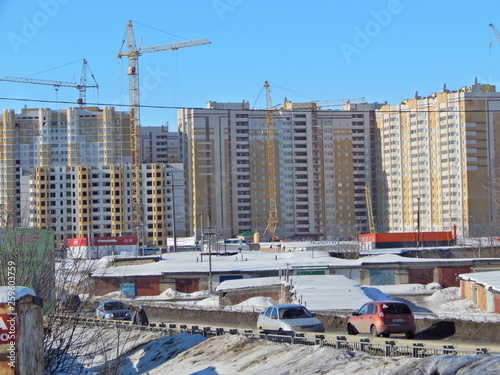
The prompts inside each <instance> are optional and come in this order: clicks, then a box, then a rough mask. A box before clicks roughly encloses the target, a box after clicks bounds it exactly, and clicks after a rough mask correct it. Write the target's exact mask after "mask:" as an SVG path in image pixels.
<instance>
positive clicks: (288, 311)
mask: <svg viewBox="0 0 500 375" xmlns="http://www.w3.org/2000/svg"><path fill="white" fill-rule="evenodd" d="M301 318H312V315H311V313H310V312H309V311H307V310H306V309H305V308H303V307H287V308H284V309H280V319H301Z"/></svg>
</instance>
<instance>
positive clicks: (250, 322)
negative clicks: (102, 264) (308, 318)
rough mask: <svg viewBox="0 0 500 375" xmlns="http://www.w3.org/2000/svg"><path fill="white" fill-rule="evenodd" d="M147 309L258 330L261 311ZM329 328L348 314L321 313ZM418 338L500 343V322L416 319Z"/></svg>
mask: <svg viewBox="0 0 500 375" xmlns="http://www.w3.org/2000/svg"><path fill="white" fill-rule="evenodd" d="M145 308H146V311H147V313H148V316H149V318H150V320H154V321H162V322H165V323H178V324H183V323H184V324H188V325H198V326H199V327H200V328H203V327H211V328H212V329H213V328H217V327H219V326H222V327H235V328H240V329H256V326H255V324H256V322H257V316H258V313H251V312H229V311H217V310H212V311H211V310H198V309H188V308H168V307H149V306H146V307H145ZM317 317H318V318H319V319H320V320H321V321H322V322H323V324H324V325H325V328H326V330H327V331H334V332H345V333H346V334H347V331H346V326H347V317H346V316H345V315H342V316H340V315H334V314H328V315H327V314H318V315H317ZM416 324H417V334H416V337H415V339H422V340H445V341H457V342H471V343H472V342H477V343H491V344H500V324H498V323H487V322H486V323H481V322H471V321H463V320H455V319H446V320H439V319H416Z"/></svg>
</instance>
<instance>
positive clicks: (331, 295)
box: [58, 275, 500, 375]
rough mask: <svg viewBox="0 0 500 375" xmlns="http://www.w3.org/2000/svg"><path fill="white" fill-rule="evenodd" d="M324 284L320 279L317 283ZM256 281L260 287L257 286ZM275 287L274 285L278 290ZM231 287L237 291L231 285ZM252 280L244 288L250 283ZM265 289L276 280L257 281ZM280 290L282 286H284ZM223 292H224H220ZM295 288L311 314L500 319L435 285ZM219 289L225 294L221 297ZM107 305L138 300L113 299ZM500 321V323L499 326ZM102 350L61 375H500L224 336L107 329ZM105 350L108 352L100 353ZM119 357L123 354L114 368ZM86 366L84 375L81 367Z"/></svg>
mask: <svg viewBox="0 0 500 375" xmlns="http://www.w3.org/2000/svg"><path fill="white" fill-rule="evenodd" d="M318 278H320V279H318ZM254 281H255V280H254ZM275 281H276V280H274V282H275ZM229 282H231V283H230V284H228V285H229V286H231V287H236V286H237V285H238V283H237V281H236V280H229V281H228V283H229ZM248 282H249V281H248V280H245V281H242V283H248ZM258 282H259V283H260V284H262V283H264V284H265V283H269V282H271V281H270V280H259V281H258ZM280 282H283V280H282V281H280ZM221 285H222V284H221ZM291 285H292V288H293V291H294V292H295V293H296V296H297V298H299V299H302V302H303V303H304V304H306V305H307V306H308V308H310V309H311V310H332V309H343V310H345V309H353V310H355V309H357V308H359V307H360V306H361V305H362V304H363V303H364V302H366V301H370V300H386V299H400V298H402V297H404V298H410V297H409V296H414V297H415V298H416V300H415V305H414V306H416V307H417V309H418V308H421V309H422V310H421V311H424V313H420V312H418V311H417V318H418V317H425V316H426V314H427V315H429V314H433V315H434V316H439V317H446V316H448V315H450V314H454V315H455V317H457V315H460V316H461V317H462V318H463V317H464V316H468V317H472V319H475V320H479V321H481V320H488V319H498V314H489V313H486V312H484V311H480V310H478V309H477V307H476V306H475V305H474V304H473V303H472V301H468V300H461V299H460V298H459V297H460V296H459V289H458V288H445V289H443V288H441V286H440V285H438V284H435V283H432V284H428V285H422V284H406V285H391V286H387V285H383V286H382V285H380V286H373V285H369V286H360V285H359V284H357V283H356V282H354V281H353V280H350V279H347V278H345V277H343V276H336V275H331V276H292V277H291ZM223 287H224V286H221V288H220V289H223ZM105 298H109V299H114V298H121V299H129V300H130V302H134V303H139V301H138V300H139V299H136V298H134V297H130V296H127V295H124V294H123V293H121V294H120V293H112V294H108V295H106V296H105ZM158 298H159V299H158V300H150V301H149V302H150V303H154V304H155V305H156V304H158V303H160V302H158V301H161V300H162V299H163V300H165V298H171V299H175V300H177V301H178V302H176V303H178V304H182V305H190V306H194V307H198V308H209V309H213V308H218V297H217V296H215V295H210V294H209V293H208V292H206V291H205V292H197V293H179V292H176V291H174V290H167V291H165V292H164V293H163V295H162V297H161V299H160V297H158ZM276 303H277V302H276V301H274V300H273V299H271V298H268V297H254V298H251V299H248V300H246V301H243V302H242V303H240V304H239V305H237V306H235V307H234V309H241V310H245V311H251V310H254V311H256V310H264V309H265V308H266V307H267V306H270V305H272V304H276ZM498 321H500V319H499V320H498ZM100 335H101V337H102V338H101V343H100V348H101V352H100V351H99V347H98V348H96V354H95V355H94V356H93V357H92V359H86V361H87V363H86V362H83V363H80V362H76V369H75V371H74V372H70V371H67V372H60V373H59V374H58V375H67V374H85V375H93V374H97V373H99V372H102V371H104V370H108V369H111V368H113V369H115V370H117V369H119V371H118V373H120V374H122V375H133V374H134V375H135V374H149V375H155V374H157V375H160V374H161V375H163V374H176V375H184V374H186V375H195V374H198V375H226V374H227V375H233V374H239V375H267V374H273V375H275V374H277V375H288V374H313V373H318V374H319V373H321V374H324V375H335V374H342V375H346V374H361V375H363V374H369V375H387V374H389V375H392V374H395V375H406V374H416V375H417V374H418V375H420V374H422V375H423V374H438V373H439V374H450V375H451V374H467V375H476V374H477V375H489V374H499V373H500V356H487V355H475V356H466V357H456V356H451V355H450V356H436V357H429V358H425V359H417V358H388V357H375V356H370V355H368V354H366V353H360V352H352V351H344V350H335V349H333V348H329V347H319V346H312V347H310V346H303V345H287V344H277V343H271V342H266V341H260V340H250V339H247V338H245V337H243V336H240V335H224V336H218V337H214V338H210V339H205V338H203V337H202V336H200V335H187V334H181V335H179V336H174V337H170V336H167V337H162V336H160V335H158V334H153V333H151V332H147V331H135V332H132V333H131V332H122V333H121V334H120V333H119V330H117V329H109V328H108V329H102V328H101V332H100ZM117 337H120V340H121V341H122V342H125V343H126V344H122V349H120V350H119V351H117V350H116V349H112V347H113V339H114V340H116V338H117ZM103 348H106V350H102V349H103ZM114 353H119V354H121V356H120V360H119V361H115V356H114ZM82 366H84V367H82Z"/></svg>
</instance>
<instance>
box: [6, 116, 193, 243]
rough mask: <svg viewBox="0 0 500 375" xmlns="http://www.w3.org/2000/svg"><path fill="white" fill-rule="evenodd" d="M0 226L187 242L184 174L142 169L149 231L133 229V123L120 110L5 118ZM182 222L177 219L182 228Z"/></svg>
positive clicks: (159, 166) (61, 239)
mask: <svg viewBox="0 0 500 375" xmlns="http://www.w3.org/2000/svg"><path fill="white" fill-rule="evenodd" d="M0 124H1V129H0V131H1V133H0V134H1V135H2V139H1V143H0V184H1V186H2V188H1V189H0V207H1V208H2V209H1V211H0V227H15V226H23V227H36V228H51V229H53V230H54V232H55V234H56V242H57V243H58V244H64V243H65V240H66V239H67V238H68V237H88V236H91V235H94V236H100V237H103V236H119V235H121V234H124V233H130V232H136V233H138V234H139V237H140V240H141V243H142V244H144V245H156V246H162V247H163V246H166V244H167V237H173V231H174V228H175V231H176V233H178V234H179V235H180V236H185V235H186V231H185V230H186V225H185V215H184V170H183V167H182V165H180V164H175V163H172V164H164V163H161V162H159V163H145V164H142V165H141V171H140V173H141V181H142V184H141V188H142V190H141V191H142V212H143V220H142V225H141V228H131V222H132V217H131V216H132V214H131V206H132V203H131V201H132V197H131V184H132V182H131V174H132V171H131V165H130V161H131V158H130V155H131V150H130V121H129V114H128V112H116V111H115V110H114V108H103V109H102V110H101V109H99V108H96V107H86V108H68V109H67V110H50V109H25V110H23V111H22V113H21V114H16V113H14V111H4V112H3V115H2V116H1V117H0ZM174 216H175V218H176V220H175V221H174Z"/></svg>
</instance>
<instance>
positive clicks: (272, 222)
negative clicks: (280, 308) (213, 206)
mask: <svg viewBox="0 0 500 375" xmlns="http://www.w3.org/2000/svg"><path fill="white" fill-rule="evenodd" d="M264 88H265V89H266V122H267V175H268V176H267V177H268V186H269V189H268V194H269V213H268V218H267V226H266V229H265V230H264V234H266V233H268V234H269V240H270V241H273V240H274V239H275V238H276V228H277V227H278V205H277V202H276V179H277V175H276V154H275V153H276V149H277V147H276V138H275V131H274V114H273V105H272V101H271V86H270V85H269V83H268V82H267V81H266V82H265V83H264Z"/></svg>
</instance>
